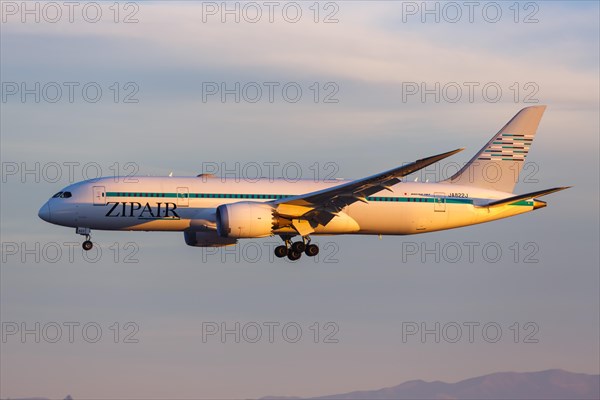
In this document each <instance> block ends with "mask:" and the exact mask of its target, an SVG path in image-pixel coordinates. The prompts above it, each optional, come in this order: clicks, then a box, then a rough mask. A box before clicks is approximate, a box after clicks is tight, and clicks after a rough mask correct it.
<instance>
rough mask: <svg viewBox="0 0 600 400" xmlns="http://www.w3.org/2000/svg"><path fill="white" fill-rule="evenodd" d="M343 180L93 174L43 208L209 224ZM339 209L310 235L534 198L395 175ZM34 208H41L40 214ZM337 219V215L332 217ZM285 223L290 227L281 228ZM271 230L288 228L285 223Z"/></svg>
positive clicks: (185, 226)
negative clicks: (244, 206) (223, 208)
mask: <svg viewBox="0 0 600 400" xmlns="http://www.w3.org/2000/svg"><path fill="white" fill-rule="evenodd" d="M344 182H346V181H340V180H335V181H332V182H315V181H307V180H302V181H297V182H290V181H287V180H284V179H277V180H269V179H260V180H253V181H247V180H243V179H239V180H236V179H233V178H229V179H221V178H218V177H202V176H201V177H177V178H176V177H130V178H115V177H110V178H99V179H93V180H88V181H83V182H79V183H75V184H73V185H70V186H68V187H66V188H65V189H63V192H69V196H70V197H58V198H51V199H50V200H48V202H47V203H46V204H45V205H44V206H43V207H42V210H43V213H45V214H44V215H46V217H47V218H44V219H46V220H48V221H49V222H52V223H54V224H58V225H63V226H70V227H82V228H89V229H101V230H143V231H211V230H214V229H215V222H216V208H217V207H218V206H219V205H222V204H228V203H235V202H240V201H252V202H268V201H270V200H274V199H277V198H281V197H282V196H291V195H299V194H303V193H309V192H314V191H317V190H322V189H325V188H329V187H333V186H336V185H340V184H342V183H344ZM392 189H393V192H389V191H386V190H383V191H381V192H379V193H377V194H375V195H373V196H370V197H368V198H367V200H368V203H367V204H365V203H363V202H356V203H354V204H352V205H350V206H347V207H346V208H344V210H343V212H342V213H341V214H340V216H339V217H335V218H334V220H333V221H332V222H333V223H329V224H327V225H326V226H322V225H319V226H318V227H317V228H316V230H315V232H314V233H313V235H329V234H366V235H379V234H382V235H409V234H415V233H423V232H431V231H437V230H443V229H451V228H457V227H461V226H466V225H473V224H479V223H483V222H488V221H492V220H496V219H500V218H506V217H511V216H513V215H517V214H522V213H525V212H528V211H532V210H533V209H534V202H533V201H521V202H518V203H516V204H511V205H505V206H500V207H493V208H488V207H476V206H474V204H475V205H477V204H478V203H479V202H482V201H484V200H490V199H503V198H507V197H510V196H512V194H511V193H504V192H497V191H493V190H487V189H481V188H476V187H472V186H460V185H456V184H446V183H416V182H400V183H398V184H396V185H394V186H393V187H392ZM42 210H40V215H41V214H42ZM336 220H337V221H336ZM286 229H288V230H287V231H286ZM286 229H283V230H281V231H275V232H273V233H274V234H281V233H283V234H285V233H293V230H291V228H286Z"/></svg>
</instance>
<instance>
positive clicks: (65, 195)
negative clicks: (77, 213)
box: [61, 192, 71, 199]
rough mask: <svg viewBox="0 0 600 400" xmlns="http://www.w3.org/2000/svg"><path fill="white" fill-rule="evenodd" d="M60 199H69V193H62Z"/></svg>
mask: <svg viewBox="0 0 600 400" xmlns="http://www.w3.org/2000/svg"><path fill="white" fill-rule="evenodd" d="M61 197H62V198H65V199H68V198H69V197H71V192H63V194H62V196H61Z"/></svg>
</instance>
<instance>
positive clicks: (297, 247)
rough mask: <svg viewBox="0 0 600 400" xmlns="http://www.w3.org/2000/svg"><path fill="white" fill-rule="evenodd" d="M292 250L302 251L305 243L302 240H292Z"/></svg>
mask: <svg viewBox="0 0 600 400" xmlns="http://www.w3.org/2000/svg"><path fill="white" fill-rule="evenodd" d="M292 250H294V251H295V252H297V253H302V252H303V251H304V250H306V245H305V244H304V242H294V243H292Z"/></svg>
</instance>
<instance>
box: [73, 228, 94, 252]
mask: <svg viewBox="0 0 600 400" xmlns="http://www.w3.org/2000/svg"><path fill="white" fill-rule="evenodd" d="M75 232H77V233H78V234H79V235H83V236H85V241H84V242H83V243H81V247H83V249H84V250H85V251H89V250H91V249H92V247H94V243H92V231H91V229H90V228H77V229H76V230H75Z"/></svg>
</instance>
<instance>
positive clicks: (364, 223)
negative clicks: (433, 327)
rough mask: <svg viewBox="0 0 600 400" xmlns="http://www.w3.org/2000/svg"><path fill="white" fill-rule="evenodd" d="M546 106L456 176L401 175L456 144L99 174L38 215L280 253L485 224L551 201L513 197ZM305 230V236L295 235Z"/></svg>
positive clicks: (81, 225) (79, 228)
mask: <svg viewBox="0 0 600 400" xmlns="http://www.w3.org/2000/svg"><path fill="white" fill-rule="evenodd" d="M545 109H546V106H532V107H527V108H524V109H522V110H521V111H519V112H518V113H517V114H516V115H515V116H514V117H513V118H512V119H511V120H510V121H509V122H508V123H507V124H506V125H505V126H504V127H503V128H502V129H501V130H500V131H499V132H498V133H497V134H496V135H494V136H493V137H492V139H491V140H490V141H489V142H487V143H486V144H485V146H483V148H481V150H480V151H479V152H478V153H477V154H475V156H474V157H473V158H472V159H471V160H470V161H469V162H468V163H467V164H465V165H464V167H462V168H461V169H460V170H459V171H458V172H457V173H455V174H454V175H453V176H451V177H450V178H448V179H445V180H442V181H440V182H435V183H433V182H432V183H430V182H406V181H402V178H403V177H406V176H407V175H409V174H411V173H414V172H415V171H418V170H420V169H422V168H425V167H427V166H429V165H431V164H433V163H436V162H438V161H440V160H443V159H445V158H447V157H450V156H452V155H454V154H456V153H458V152H460V151H462V150H463V149H462V148H460V149H456V150H453V151H449V152H446V153H441V154H438V155H435V156H431V157H426V158H423V159H420V160H417V161H414V162H412V163H409V164H406V165H402V166H399V167H396V168H393V169H390V170H388V171H385V172H381V173H378V174H375V175H371V176H368V177H366V178H362V179H357V180H351V181H350V180H344V181H334V182H315V181H312V180H300V181H298V182H290V181H287V180H284V179H272V178H271V179H259V180H257V181H252V182H249V181H240V180H239V179H238V180H236V181H235V182H231V180H229V181H228V180H227V179H221V178H218V177H216V176H212V175H207V174H200V175H198V176H192V177H172V176H168V177H164V176H163V177H158V176H153V177H141V176H140V177H135V179H133V182H131V181H132V180H131V179H122V178H115V177H103V178H96V179H90V180H86V181H82V182H78V183H74V184H72V185H69V186H67V187H65V188H64V189H62V190H61V191H60V192H58V193H56V194H55V195H54V196H52V197H51V198H50V199H49V200H48V201H47V202H46V203H45V204H44V205H43V206H42V207H41V208H40V210H39V213H38V215H39V217H40V218H41V219H43V220H44V221H47V222H50V223H52V224H56V225H62V226H67V227H72V228H76V233H77V234H80V235H84V236H85V241H84V242H83V243H82V247H83V249H84V250H90V249H91V248H92V247H93V243H92V241H91V230H92V229H98V230H112V231H124V230H127V231H177V232H183V234H184V239H185V242H186V244H188V245H190V246H197V247H221V246H231V245H235V244H236V243H237V241H238V239H249V238H252V239H254V238H263V237H267V236H274V235H277V236H279V237H280V238H281V239H282V240H283V244H282V245H280V246H277V247H276V248H275V249H274V252H275V255H276V256H277V257H279V258H283V257H287V258H288V259H289V260H292V261H294V260H298V259H299V258H300V257H301V256H302V254H303V253H304V254H306V255H307V256H309V257H313V256H316V255H317V254H318V253H319V247H318V245H317V244H314V243H312V241H311V237H313V236H319V235H342V234H352V235H379V236H381V235H411V234H419V233H425V232H433V231H440V230H445V229H453V228H458V227H463V226H468V225H475V224H481V223H484V222H490V221H494V220H498V219H501V218H508V217H512V216H515V215H519V214H524V213H527V212H530V211H533V210H537V209H540V208H542V207H545V206H546V202H544V201H542V200H539V199H537V198H538V197H541V196H544V195H548V194H550V193H554V192H558V191H560V190H564V189H568V188H569V187H570V186H566V187H555V188H551V189H546V190H539V191H535V192H531V193H526V194H514V193H513V190H514V188H515V185H516V183H517V181H518V178H519V173H520V172H521V170H522V168H523V164H524V162H525V159H526V157H527V153H528V152H529V149H530V147H531V144H532V141H533V139H534V137H535V134H536V131H537V128H538V125H539V122H540V120H541V118H542V115H543V113H544V111H545ZM296 236H299V240H296V241H294V242H292V239H293V238H294V237H296Z"/></svg>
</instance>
